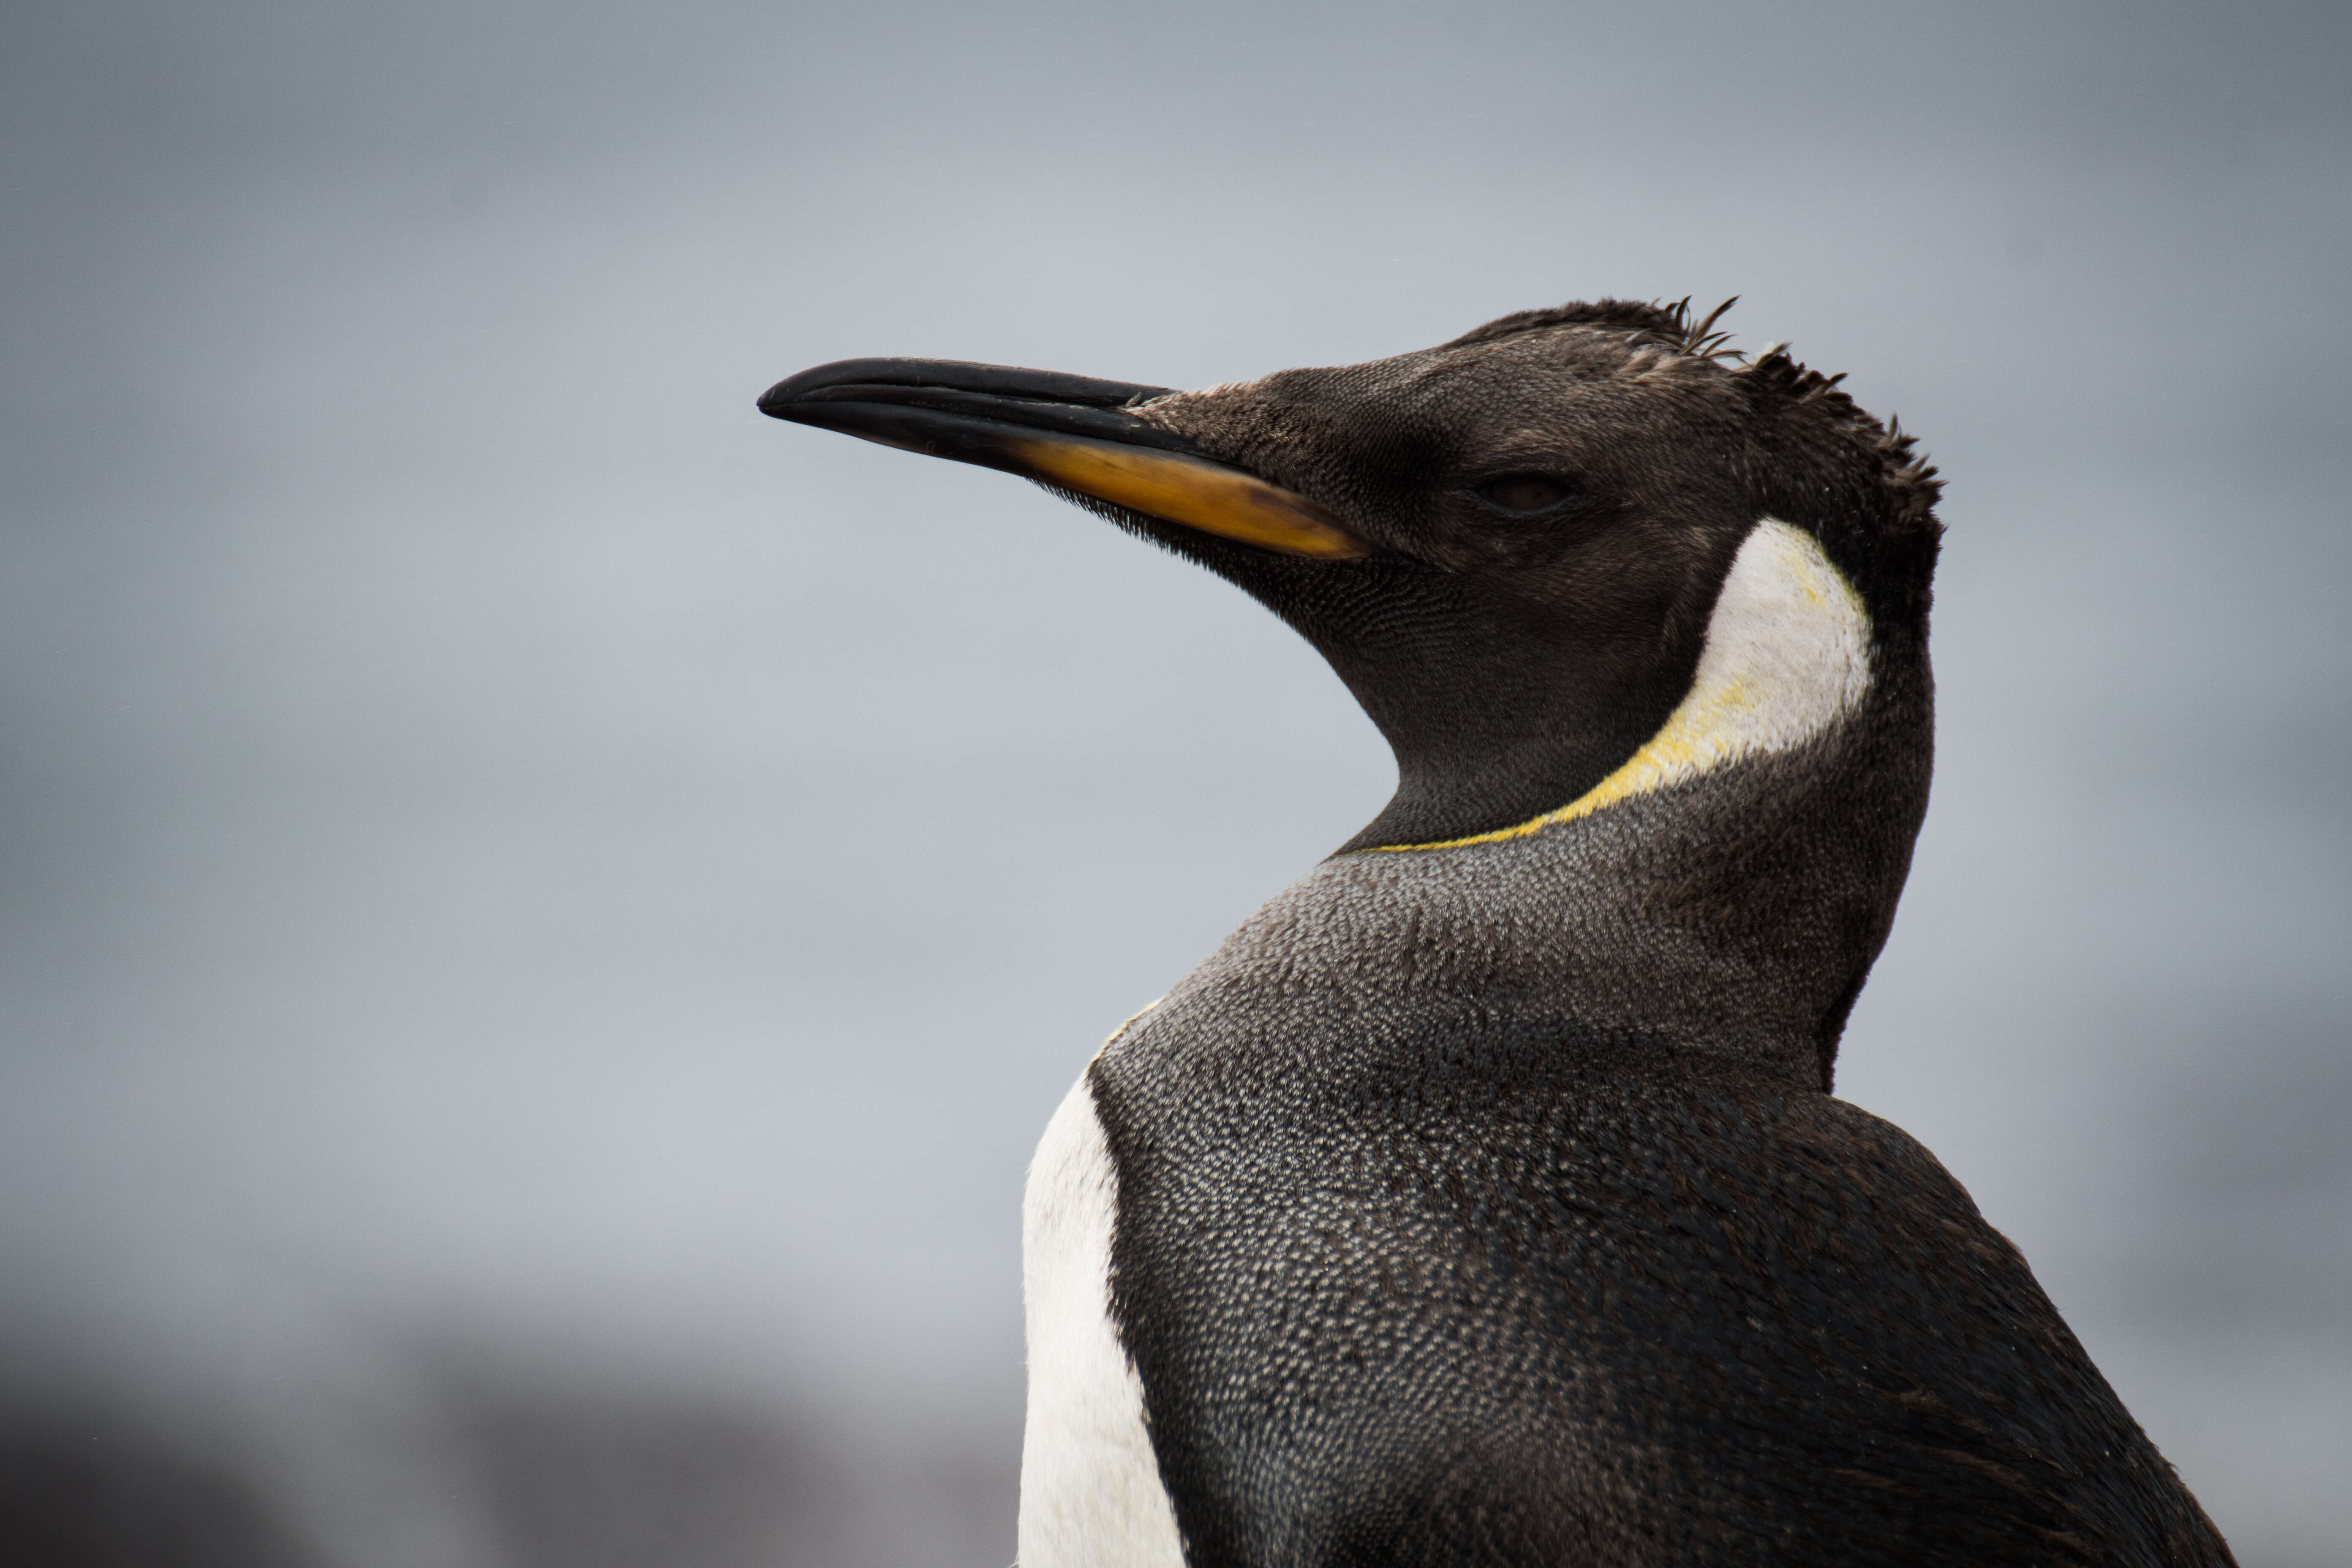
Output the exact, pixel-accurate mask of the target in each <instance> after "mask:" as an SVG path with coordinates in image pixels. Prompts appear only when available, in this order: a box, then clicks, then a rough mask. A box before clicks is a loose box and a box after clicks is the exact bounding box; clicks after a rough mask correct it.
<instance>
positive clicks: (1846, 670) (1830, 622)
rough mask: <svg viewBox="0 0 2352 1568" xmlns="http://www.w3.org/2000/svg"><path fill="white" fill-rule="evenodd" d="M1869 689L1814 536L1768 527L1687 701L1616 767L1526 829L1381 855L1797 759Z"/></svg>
mask: <svg viewBox="0 0 2352 1568" xmlns="http://www.w3.org/2000/svg"><path fill="white" fill-rule="evenodd" d="M1869 689H1870V616H1869V613H1868V612H1867V611H1865V610H1864V608H1863V605H1862V597H1861V595H1858V594H1856V593H1855V592H1854V591H1853V584H1850V583H1848V582H1847V581H1846V580H1845V578H1844V576H1843V574H1841V573H1840V572H1839V571H1838V569H1837V568H1836V567H1835V566H1833V565H1832V564H1831V563H1830V558H1829V557H1828V556H1827V555H1824V554H1823V553H1822V547H1821V544H1820V543H1819V542H1817V541H1816V540H1815V539H1814V538H1813V536H1812V535H1811V534H1810V533H1807V532H1805V531H1803V530H1802V529H1799V528H1791V527H1790V525H1789V524H1787V523H1785V522H1780V521H1777V520H1775V519H1772V518H1769V517H1768V518H1766V519H1765V520H1764V521H1762V522H1759V523H1758V524H1757V525H1756V528H1755V531H1753V532H1751V533H1749V534H1748V538H1747V541H1746V542H1744V543H1742V544H1741V545H1740V547H1739V553H1738V555H1737V556H1735V557H1734V558H1733V560H1732V563H1731V572H1730V574H1729V575H1728V576H1727V577H1725V578H1724V580H1723V592H1722V593H1721V594H1720V595H1718V596H1717V599H1716V601H1715V613H1714V615H1712V616H1709V617H1708V618H1707V623H1706V647H1705V648H1704V649H1703V650H1702V651H1701V652H1700V654H1699V658H1698V669H1697V672H1696V675H1695V676H1694V678H1693V679H1692V681H1691V689H1690V694H1689V695H1688V696H1686V697H1685V698H1684V699H1683V700H1682V701H1681V703H1680V704H1679V705H1677V706H1676V707H1675V710H1674V711H1673V712H1672V713H1671V714H1669V715H1667V717H1666V721H1665V724H1664V726H1663V727H1662V728H1661V729H1660V730H1659V731H1658V732H1657V733H1656V734H1654V735H1653V736H1651V737H1650V739H1649V740H1648V742H1645V743H1644V744H1643V747H1642V749H1641V750H1640V751H1638V752H1634V753H1633V755H1632V756H1631V757H1629V758H1627V759H1626V760H1625V763H1624V765H1623V766H1622V767H1620V768H1619V769H1618V770H1617V771H1616V772H1615V773H1611V774H1610V775H1609V776H1608V777H1607V778H1605V779H1602V780H1601V782H1600V783H1599V784H1595V785H1593V786H1592V788H1591V789H1590V790H1588V791H1586V792H1585V793H1584V794H1583V795H1580V796H1578V797H1577V798H1576V799H1575V800H1573V801H1570V803H1569V804H1568V805H1564V806H1561V807H1560V808H1559V810H1557V811H1548V812H1546V813H1544V815H1543V816H1538V817H1536V818H1535V819H1533V820H1532V821H1528V822H1522V823H1519V824H1518V825H1517V826H1512V827H1504V828H1497V829H1496V830H1495V831H1494V832H1492V833H1479V834H1474V835H1472V836H1471V837H1467V838H1450V839H1446V840H1444V842H1442V843H1437V844H1398V845H1384V846H1382V849H1384V850H1386V849H1450V848H1454V847H1457V846H1460V845H1465V844H1490V843H1494V842H1496V840H1498V839H1505V838H1519V837H1525V836H1527V835H1528V834H1531V833H1538V832H1540V831H1542V830H1543V829H1544V828H1546V827H1549V826H1551V825H1552V824H1554V823H1556V822H1570V821H1573V820H1574V819H1575V818H1577V817H1580V816H1591V814H1592V813H1594V812H1596V811H1599V810H1600V809H1601V808H1602V807H1603V806H1607V805H1615V804H1616V803H1617V802H1619V801H1621V800H1623V799H1625V798H1627V797H1628V796H1630V795H1647V794H1649V793H1650V792H1651V791H1653V790H1659V789H1664V788H1667V787H1668V786H1670V785H1673V784H1681V783H1683V782H1684V781H1685V780H1687V779H1694V778H1696V777H1698V776H1699V775H1700V774H1701V773H1708V772H1711V771H1712V770H1714V769H1716V768H1718V767H1721V766H1722V765H1723V764H1724V763H1729V762H1734V761H1737V760H1738V759H1739V758H1741V757H1748V756H1755V755H1759V754H1760V753H1767V752H1788V751H1793V750H1795V749H1796V748H1797V747H1799V746H1801V745H1802V744H1804V743H1805V742H1807V741H1810V740H1811V739H1812V738H1813V737H1814V736H1816V735H1818V734H1820V733H1821V732H1822V731H1824V730H1826V729H1828V728H1829V727H1830V726H1831V725H1832V724H1834V723H1835V722H1837V721H1838V720H1839V719H1841V718H1843V716H1844V715H1845V714H1847V713H1849V712H1852V711H1853V710H1854V709H1855V708H1856V707H1857V706H1859V705H1860V704H1861V702H1862V698H1863V693H1864V692H1865V691H1867V690H1869ZM1376 852H1377V851H1376Z"/></svg>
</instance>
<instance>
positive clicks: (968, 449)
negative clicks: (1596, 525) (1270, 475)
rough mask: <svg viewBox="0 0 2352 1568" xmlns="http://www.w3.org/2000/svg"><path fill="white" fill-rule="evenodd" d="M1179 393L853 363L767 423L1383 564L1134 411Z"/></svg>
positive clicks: (783, 388)
mask: <svg viewBox="0 0 2352 1568" xmlns="http://www.w3.org/2000/svg"><path fill="white" fill-rule="evenodd" d="M1169 390H1170V389H1169V388H1167V387H1164V386H1137V385H1132V384H1129V383H1127V382H1122V381H1097V380H1096V379H1095V378H1094V377H1092V376H1085V375H1062V374H1056V373H1055V372H1052V371H1043V370H1017V369H1014V368H1013V367H1011V366H1009V365H993V364H966V363H961V362H960V361H956V360H937V359H849V360H841V361H838V362H836V363H833V364H821V365H819V366H817V367H816V368H815V369H814V370H804V371H803V372H801V373H800V374H798V375H795V376H793V377H790V378H789V379H787V380H784V381H780V382H778V383H777V384H775V385H773V386H772V387H770V388H769V389H768V392H767V395H765V396H764V397H762V398H761V399H760V412H761V413H762V414H765V415H768V416H771V417H772V418H777V419H789V420H791V421H793V423H794V424H796V425H814V426H817V427H818V428H819V429H821V430H838V431H840V432H841V433H842V434H844V435H846V436H856V437H861V438H863V439H865V440H868V441H878V442H880V443H881V444H882V445H884V446H886V447H901V448H903V449H905V450H907V451H909V452H921V453H924V454H925V455H927V456H929V457H933V458H950V459H952V460H953V461H956V462H959V463H977V464H979V465H980V466H981V467H982V468H997V469H1001V470H1003V472H1005V473H1008V474H1018V475H1020V476H1021V477H1022V478H1024V479H1036V480H1038V481H1040V482H1042V483H1045V484H1048V485H1053V486H1055V487H1056V488H1058V489H1065V490H1075V491H1076V492H1077V493H1078V494H1080V495H1084V496H1091V497H1092V498H1094V499H1095V500H1101V501H1108V502H1109V503H1110V504H1111V505H1113V506H1117V507H1124V508H1126V509H1127V510H1129V511H1135V512H1140V513H1142V514H1143V515H1144V516H1146V517H1150V518H1157V519H1159V520H1160V521H1163V522H1171V523H1176V524H1179V525H1180V526H1181V527H1185V528H1190V529H1197V530H1199V531H1201V532H1202V533H1212V534H1214V535H1216V536H1217V537H1218V538H1220V539H1230V540H1234V541H1236V542H1240V543H1243V544H1250V545H1255V546H1256V547H1257V548H1258V549H1260V550H1269V551H1273V552H1276V554H1281V555H1295V556H1300V557H1304V558H1306V559H1308V560H1314V561H1353V560H1360V559H1361V558H1362V557H1364V556H1366V555H1369V554H1370V553H1371V548H1370V546H1369V545H1367V544H1366V543H1365V542H1363V541H1362V540H1360V539H1359V538H1357V537H1356V535H1355V534H1354V533H1352V532H1350V531H1349V530H1348V528H1347V527H1346V526H1345V525H1343V524H1342V523H1341V522H1340V521H1339V519H1338V518H1337V517H1335V516H1333V515H1332V513H1331V512H1330V511H1329V510H1328V509H1327V508H1325V507H1323V506H1321V505H1319V504H1318V503H1317V502H1315V501H1311V500H1307V498H1306V497H1305V496H1302V495H1299V494H1297V493H1296V492H1294V491H1291V490H1286V489H1282V488H1281V487H1280V486H1278V485H1272V484H1268V483H1267V482H1266V481H1265V480H1264V479H1259V478H1258V477H1257V476H1256V475H1255V474H1250V473H1246V472H1244V471H1243V470H1242V469H1240V468H1234V467H1233V466H1232V465H1231V464H1228V463H1222V462H1219V461H1218V460H1217V459H1215V458H1212V457H1210V456H1209V455H1208V454H1207V453H1205V452H1203V451H1202V450H1201V449H1200V448H1199V447H1196V446H1194V445H1193V444H1192V442H1190V441H1188V440H1186V439H1184V438H1183V437H1181V436H1175V435H1171V434H1170V433H1169V432H1167V431H1164V430H1160V429H1158V428H1156V427H1154V426H1150V425H1148V424H1146V423H1145V422H1144V421H1142V420H1141V419H1139V418H1137V417H1136V416H1134V415H1133V414H1131V413H1129V412H1128V410H1129V408H1130V407H1132V406H1133V405H1136V404H1139V403H1143V402H1146V401H1148V400H1149V399H1151V398H1154V397H1159V396H1162V395H1165V394H1166V393H1167V392H1168V391H1169Z"/></svg>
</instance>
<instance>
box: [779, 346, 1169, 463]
mask: <svg viewBox="0 0 2352 1568" xmlns="http://www.w3.org/2000/svg"><path fill="white" fill-rule="evenodd" d="M1170 390H1171V389H1170V388H1168V387H1164V386H1140V385H1137V384H1134V383H1131V382H1124V381H1103V380H1100V379H1098V378H1097V377H1095V376H1091V375H1066V374H1062V373H1061V372H1059V371H1050V370H1023V369H1020V368H1018V367H1016V366H1013V365H1001V364H971V363H966V362H964V361H962V360H950V359H845V360H836V361H835V362H834V363H831V364H821V365H818V366H817V367H816V368H815V369H814V370H804V371H803V372H801V373H800V374H798V375H793V376H787V377H785V378H784V379H783V380H782V381H780V382H778V383H776V384H775V385H773V386H772V387H770V388H769V389H768V391H767V393H766V395H764V396H762V397H761V399H760V412H761V413H762V414H765V415H768V416H770V417H772V418H776V419H789V420H791V421H792V422H793V423H794V424H796V425H814V426H817V427H818V428H819V429H821V430H838V431H840V432H841V433H842V434H843V435H845V436H857V437H864V438H865V439H866V440H868V441H879V442H880V443H882V444H883V445H884V446H886V447H901V448H903V449H905V450H907V451H909V452H920V453H923V454H924V455H925V456H927V457H932V458H951V459H953V460H955V461H957V462H964V463H978V464H981V465H982V467H985V468H1002V469H1003V470H1005V471H1006V472H1009V473H1020V474H1026V473H1027V472H1028V471H1029V470H1028V468H1027V467H1026V465H1024V464H1023V463H1021V462H1020V461H1018V460H1017V459H1015V458H1012V457H1010V456H1009V455H1008V454H1007V453H1006V452H1005V450H1004V447H1003V441H1004V438H1005V437H1008V436H1013V435H1016V434H1017V435H1021V436H1036V435H1039V434H1053V435H1057V436H1079V437H1091V438H1092V439H1094V440H1097V441H1115V442H1118V443H1119V444H1120V445H1122V446H1128V447H1152V448H1154V449H1156V450H1159V451H1163V452H1180V453H1182V454H1183V455H1184V456H1186V457H1192V458H1206V457H1207V454H1206V453H1204V452H1202V450H1201V449H1200V447H1197V446H1195V445H1194V444H1193V443H1192V442H1190V441H1187V440H1185V439H1184V438H1183V437H1181V436H1171V435H1170V434H1169V433H1168V432H1166V431H1164V430H1160V429H1156V428H1154V427H1153V426H1150V425H1147V424H1145V423H1144V422H1143V421H1142V420H1140V419H1138V418H1136V417H1135V416H1132V415H1130V414H1128V413H1125V412H1124V410H1125V409H1127V408H1128V407H1129V406H1131V405H1135V404H1138V403H1142V402H1145V401H1148V400H1149V399H1150V398H1154V397H1160V396H1163V395H1166V394H1167V393H1168V392H1169V391H1170Z"/></svg>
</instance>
